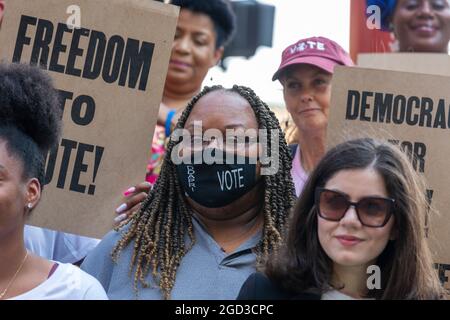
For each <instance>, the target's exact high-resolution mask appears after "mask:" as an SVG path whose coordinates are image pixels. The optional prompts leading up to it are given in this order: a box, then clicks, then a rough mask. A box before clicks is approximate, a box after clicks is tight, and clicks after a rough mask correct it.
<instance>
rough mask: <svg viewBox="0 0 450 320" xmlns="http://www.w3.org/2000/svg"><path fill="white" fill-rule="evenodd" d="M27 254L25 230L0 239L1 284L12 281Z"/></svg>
mask: <svg viewBox="0 0 450 320" xmlns="http://www.w3.org/2000/svg"><path fill="white" fill-rule="evenodd" d="M26 252H27V250H26V248H25V244H24V241H23V228H22V229H21V232H20V231H16V232H11V234H10V235H8V236H4V237H0V282H4V281H8V280H10V279H11V277H12V276H13V275H14V273H15V272H16V271H17V268H18V267H19V265H20V264H21V263H22V261H23V258H24V257H25V254H26ZM0 289H1V288H0Z"/></svg>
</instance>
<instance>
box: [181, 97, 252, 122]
mask: <svg viewBox="0 0 450 320" xmlns="http://www.w3.org/2000/svg"><path fill="white" fill-rule="evenodd" d="M194 121H202V123H203V126H204V127H205V128H216V129H219V130H223V129H226V128H232V127H238V126H241V127H244V128H246V129H257V128H258V122H257V120H256V116H255V113H254V112H253V109H252V107H251V106H250V104H249V103H248V101H247V100H246V99H245V98H243V97H241V96H240V95H239V94H237V93H234V92H225V91H212V92H210V93H208V94H206V95H205V96H203V97H201V98H200V99H199V100H198V101H197V103H196V105H195V106H194V108H193V109H192V111H191V114H190V115H189V117H188V119H187V121H186V124H185V128H188V127H189V126H190V125H192V124H193V122H194Z"/></svg>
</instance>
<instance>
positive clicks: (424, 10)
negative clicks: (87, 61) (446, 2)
mask: <svg viewBox="0 0 450 320" xmlns="http://www.w3.org/2000/svg"><path fill="white" fill-rule="evenodd" d="M418 14H419V17H421V18H429V17H430V16H433V14H434V10H433V8H432V5H431V3H430V1H429V0H424V1H422V4H421V5H420V6H419V11H418Z"/></svg>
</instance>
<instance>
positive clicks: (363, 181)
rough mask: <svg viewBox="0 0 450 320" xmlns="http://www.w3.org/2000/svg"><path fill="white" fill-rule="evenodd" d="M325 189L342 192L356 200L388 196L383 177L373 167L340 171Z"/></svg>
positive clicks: (328, 182)
mask: <svg viewBox="0 0 450 320" xmlns="http://www.w3.org/2000/svg"><path fill="white" fill-rule="evenodd" d="M325 187H326V188H328V189H333V190H338V191H342V192H344V193H346V194H348V195H349V196H350V197H351V198H353V199H354V200H359V199H360V198H361V197H367V196H381V197H387V196H388V192H387V190H386V184H385V181H384V178H383V176H382V175H381V174H380V173H379V172H378V171H377V170H375V169H374V168H372V167H369V168H364V169H345V170H340V171H338V172H336V173H335V174H334V175H333V176H332V177H331V178H330V179H329V180H328V181H327V183H326V184H325Z"/></svg>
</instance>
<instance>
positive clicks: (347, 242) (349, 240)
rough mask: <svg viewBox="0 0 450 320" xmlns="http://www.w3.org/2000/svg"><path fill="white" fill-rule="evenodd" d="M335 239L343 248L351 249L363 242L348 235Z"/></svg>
mask: <svg viewBox="0 0 450 320" xmlns="http://www.w3.org/2000/svg"><path fill="white" fill-rule="evenodd" d="M336 239H337V240H338V241H339V242H340V243H341V244H342V245H343V246H344V247H352V246H355V245H357V244H359V243H361V242H362V241H363V240H362V239H361V238H358V237H354V236H349V235H342V236H336Z"/></svg>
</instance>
